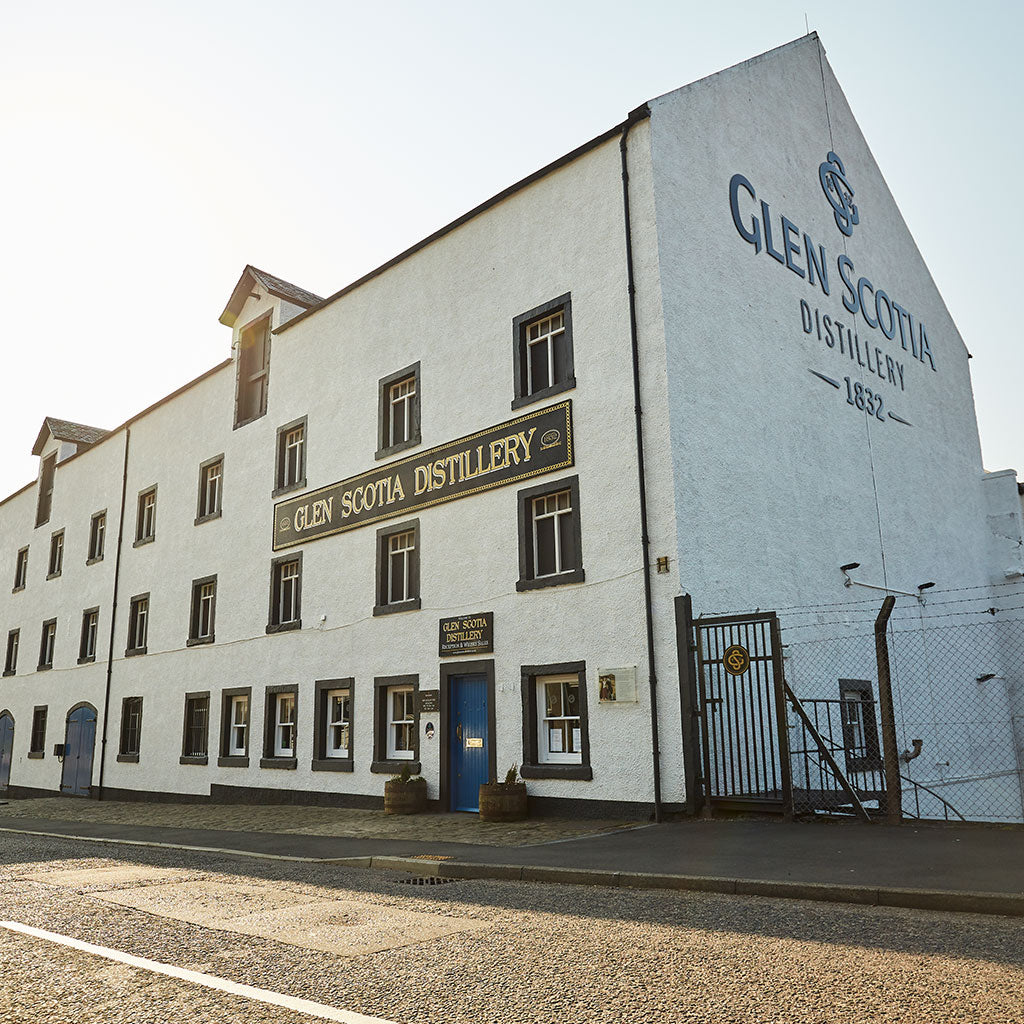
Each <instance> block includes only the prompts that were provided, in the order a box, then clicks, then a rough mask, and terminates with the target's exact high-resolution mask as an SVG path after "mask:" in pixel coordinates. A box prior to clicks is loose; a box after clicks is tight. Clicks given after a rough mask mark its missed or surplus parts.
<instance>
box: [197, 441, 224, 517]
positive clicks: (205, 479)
mask: <svg viewBox="0 0 1024 1024" xmlns="http://www.w3.org/2000/svg"><path fill="white" fill-rule="evenodd" d="M223 482H224V456H223V455H218V456H217V457H216V458H215V459H208V460H207V461H206V462H204V463H203V464H202V465H201V466H200V467H199V505H198V508H197V510H196V526H198V525H199V524H200V523H205V522H207V521H208V520H210V519H216V518H217V517H218V516H219V515H220V502H221V491H222V489H223Z"/></svg>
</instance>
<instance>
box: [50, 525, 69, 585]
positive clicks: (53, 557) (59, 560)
mask: <svg viewBox="0 0 1024 1024" xmlns="http://www.w3.org/2000/svg"><path fill="white" fill-rule="evenodd" d="M58 541H59V542H60V543H58ZM64 542H65V530H64V527H61V528H60V529H59V530H54V531H53V533H51V534H50V560H49V561H48V562H47V565H46V578H47V579H48V580H55V579H57V577H58V576H60V575H61V573H63V572H64ZM55 563H56V567H55Z"/></svg>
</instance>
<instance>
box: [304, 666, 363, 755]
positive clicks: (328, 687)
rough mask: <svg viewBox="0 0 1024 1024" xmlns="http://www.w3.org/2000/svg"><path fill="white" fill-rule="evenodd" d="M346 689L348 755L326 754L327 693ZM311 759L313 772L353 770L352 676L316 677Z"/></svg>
mask: <svg viewBox="0 0 1024 1024" xmlns="http://www.w3.org/2000/svg"><path fill="white" fill-rule="evenodd" d="M345 689H347V690H348V700H349V711H348V757H328V756H327V694H328V693H329V692H330V691H332V690H345ZM313 700H314V704H313V760H312V762H311V765H310V767H311V768H312V770H313V771H315V772H350V771H353V769H354V765H355V762H354V760H353V754H352V748H353V747H354V746H355V717H356V711H355V708H356V681H355V678H354V677H353V676H347V677H346V678H344V679H318V680H317V681H316V683H315V684H314V690H313Z"/></svg>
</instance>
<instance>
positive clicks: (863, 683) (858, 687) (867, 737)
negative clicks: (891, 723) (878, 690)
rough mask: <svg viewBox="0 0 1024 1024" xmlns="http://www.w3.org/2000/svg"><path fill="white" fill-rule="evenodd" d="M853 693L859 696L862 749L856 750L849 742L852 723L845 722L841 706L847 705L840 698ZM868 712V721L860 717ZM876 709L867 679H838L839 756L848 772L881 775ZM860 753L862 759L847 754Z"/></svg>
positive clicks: (864, 716) (865, 716)
mask: <svg viewBox="0 0 1024 1024" xmlns="http://www.w3.org/2000/svg"><path fill="white" fill-rule="evenodd" d="M850 690H855V691H856V692H858V693H859V694H860V695H861V701H862V702H863V703H861V704H860V708H861V712H862V715H863V717H862V720H861V724H862V726H863V728H864V746H863V748H859V747H857V746H856V744H855V743H854V742H853V728H852V723H851V722H848V721H847V720H846V714H845V711H846V708H845V705H846V704H848V703H851V702H849V701H847V699H846V698H845V697H844V696H843V694H844V693H846V692H848V691H850ZM868 708H870V709H871V717H870V718H868V717H867V715H864V714H863V713H864V712H865V711H867V709H868ZM877 708H878V705H877V703H876V701H875V695H874V689H873V687H872V685H871V680H870V679H840V680H839V723H840V727H841V729H842V734H843V752H844V755H845V759H846V769H847V771H850V772H871V771H881V770H882V768H883V762H882V750H881V747H880V745H879V742H878V711H877ZM858 749H863V750H864V754H863V756H860V757H858V756H857V755H856V754H854V753H851V751H854V750H858Z"/></svg>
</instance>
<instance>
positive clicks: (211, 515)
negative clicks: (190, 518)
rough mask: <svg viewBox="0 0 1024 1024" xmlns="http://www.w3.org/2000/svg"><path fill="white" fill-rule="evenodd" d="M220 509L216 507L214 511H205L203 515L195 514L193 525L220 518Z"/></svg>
mask: <svg viewBox="0 0 1024 1024" xmlns="http://www.w3.org/2000/svg"><path fill="white" fill-rule="evenodd" d="M220 517H221V510H220V509H217V511H216V512H207V513H206V515H205V516H196V521H195V525H196V526H200V525H202V524H203V523H208V522H210V520H211V519H220Z"/></svg>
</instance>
